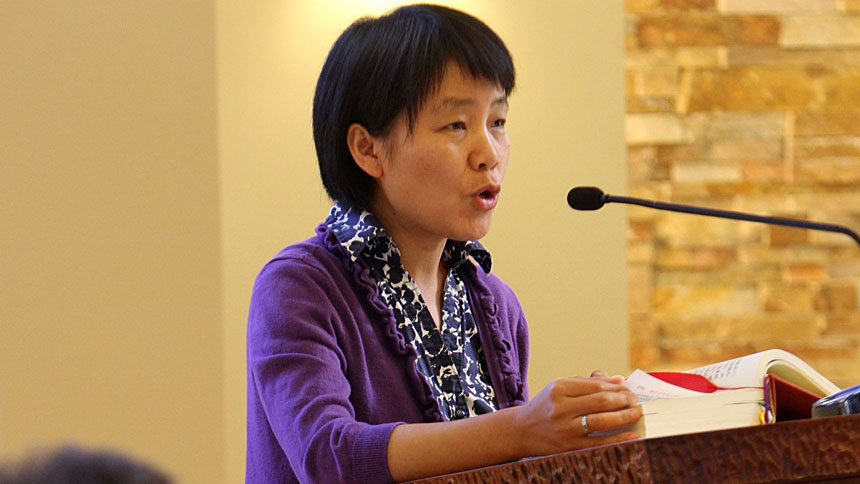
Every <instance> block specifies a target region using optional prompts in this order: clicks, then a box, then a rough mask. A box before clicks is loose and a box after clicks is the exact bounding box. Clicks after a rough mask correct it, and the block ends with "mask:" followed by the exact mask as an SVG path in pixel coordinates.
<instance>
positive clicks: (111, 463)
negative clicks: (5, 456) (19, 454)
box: [0, 445, 172, 484]
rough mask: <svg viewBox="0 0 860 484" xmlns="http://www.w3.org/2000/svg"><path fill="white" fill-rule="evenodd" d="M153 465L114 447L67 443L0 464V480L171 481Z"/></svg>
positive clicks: (0, 483) (57, 483) (24, 483)
mask: <svg viewBox="0 0 860 484" xmlns="http://www.w3.org/2000/svg"><path fill="white" fill-rule="evenodd" d="M171 483H172V480H171V479H170V478H169V477H168V476H167V475H166V474H164V473H162V472H161V471H159V470H157V469H155V468H154V467H152V466H150V465H148V464H145V463H143V462H140V461H137V460H135V459H133V458H131V457H129V456H126V455H123V454H121V453H119V452H117V451H109V450H90V449H84V448H82V447H78V446H73V445H67V446H63V447H60V448H58V449H54V450H50V451H40V452H34V453H31V454H29V455H28V456H27V457H25V458H24V459H23V460H21V461H20V462H17V463H12V464H11V465H6V466H3V467H2V468H0V484H171Z"/></svg>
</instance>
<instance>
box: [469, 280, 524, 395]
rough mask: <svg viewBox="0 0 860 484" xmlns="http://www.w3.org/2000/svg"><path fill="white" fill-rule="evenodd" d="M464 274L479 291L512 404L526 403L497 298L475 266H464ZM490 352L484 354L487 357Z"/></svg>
mask: <svg viewBox="0 0 860 484" xmlns="http://www.w3.org/2000/svg"><path fill="white" fill-rule="evenodd" d="M461 267H462V269H463V270H462V272H461V273H462V274H464V275H465V276H466V277H469V278H470V279H471V280H472V282H473V283H474V284H473V287H474V288H475V289H476V290H477V294H476V295H477V299H478V303H479V304H480V305H481V309H483V312H484V315H485V316H486V322H487V328H488V329H489V334H490V337H491V340H492V343H493V347H494V349H495V352H494V353H495V355H496V360H497V362H498V364H499V369H500V370H501V372H502V381H503V382H504V385H505V390H506V391H507V392H508V395H509V396H510V402H511V403H513V402H515V401H519V402H522V403H525V397H524V395H523V392H524V390H525V385H523V379H522V375H521V374H520V372H519V370H518V369H517V368H515V367H514V366H513V365H512V364H511V357H510V356H509V355H510V352H511V348H513V344H512V343H511V342H510V341H508V340H507V338H505V336H504V333H502V330H501V325H502V324H501V321H500V320H499V305H498V304H496V300H495V297H493V293H492V291H491V290H490V288H489V286H488V285H487V284H486V282H485V279H484V278H485V277H486V276H484V277H481V276H479V275H478V270H477V267H476V266H475V264H463V265H462V266H461ZM487 353H488V352H486V351H485V352H484V354H485V355H487Z"/></svg>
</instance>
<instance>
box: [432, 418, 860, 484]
mask: <svg viewBox="0 0 860 484" xmlns="http://www.w3.org/2000/svg"><path fill="white" fill-rule="evenodd" d="M811 481H816V482H818V483H819V484H823V483H824V482H833V483H836V482H839V483H845V484H847V483H857V482H860V415H852V416H849V417H834V418H827V419H817V420H800V421H794V422H785V423H779V424H776V425H768V426H763V427H748V428H743V429H735V430H724V431H719V432H706V433H699V434H690V435H679V436H674V437H665V438H660V439H650V440H642V441H637V442H628V443H624V444H619V445H613V446H604V447H594V448H591V449H583V450H579V451H574V452H567V453H564V454H558V455H554V456H547V457H540V458H534V459H526V460H522V461H517V462H512V463H509V464H504V465H499V466H494V467H486V468H483V469H476V470H473V471H468V472H462V473H459V474H452V475H448V476H441V477H434V478H431V479H424V480H421V481H415V482H416V483H420V484H461V483H462V484H515V483H516V484H520V483H522V484H598V483H599V484H669V483H678V484H687V483H701V484H754V483H774V484H775V483H786V482H811Z"/></svg>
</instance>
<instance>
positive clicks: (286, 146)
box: [216, 0, 628, 482]
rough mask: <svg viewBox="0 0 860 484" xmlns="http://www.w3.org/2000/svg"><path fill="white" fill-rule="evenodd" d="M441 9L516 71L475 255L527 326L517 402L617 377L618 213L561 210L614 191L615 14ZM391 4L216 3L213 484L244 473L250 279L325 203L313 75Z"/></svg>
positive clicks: (622, 354) (523, 7) (620, 355)
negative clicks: (222, 435)
mask: <svg viewBox="0 0 860 484" xmlns="http://www.w3.org/2000/svg"><path fill="white" fill-rule="evenodd" d="M448 3H449V4H451V5H454V6H457V7H459V8H461V9H464V10H466V11H469V12H471V13H473V14H476V15H477V16H479V17H481V18H483V19H484V20H485V21H486V22H487V23H488V24H489V25H490V26H491V27H493V28H494V29H495V30H497V31H498V32H499V33H500V35H501V36H502V37H503V38H504V39H505V41H506V43H507V44H508V47H509V48H510V49H511V51H512V53H513V55H514V60H515V63H516V66H517V68H518V76H519V77H518V89H517V91H516V93H515V94H514V96H513V98H512V100H511V110H510V115H509V124H508V126H509V130H510V134H511V139H512V144H513V150H512V156H511V165H510V168H509V171H508V176H507V178H506V182H505V185H504V190H503V196H502V200H501V203H500V205H499V208H498V209H497V211H496V216H495V221H494V227H493V230H492V232H491V234H490V236H488V237H487V239H486V240H485V242H486V244H487V245H488V247H489V248H490V250H491V251H492V252H493V255H494V261H495V271H496V272H497V273H498V274H500V275H501V276H502V277H503V278H504V279H506V280H507V281H508V282H509V283H510V284H511V285H512V286H513V287H514V289H515V290H516V291H517V292H518V294H519V296H520V299H521V302H522V303H523V305H524V307H525V309H526V312H527V315H528V316H529V320H530V324H531V336H532V362H531V375H530V378H529V380H530V384H531V386H532V392H533V393H536V392H537V391H538V390H539V389H540V388H541V387H542V386H543V385H544V384H545V383H546V382H547V381H549V380H550V379H552V378H554V377H557V376H563V375H568V374H585V373H588V372H590V371H591V370H592V369H593V368H595V367H598V366H602V367H604V368H607V369H608V370H611V371H615V372H626V371H627V354H628V352H627V346H628V345H627V299H626V288H627V283H626V268H625V260H626V259H625V246H624V235H625V230H626V221H625V217H624V215H625V214H624V211H623V210H622V209H620V208H617V207H611V208H607V209H605V210H604V211H602V212H600V213H598V214H583V213H576V212H573V211H572V210H570V209H569V208H568V207H567V204H566V202H565V196H566V194H567V191H568V189H569V188H571V187H572V186H574V185H580V184H594V185H598V186H602V187H603V188H604V189H606V190H607V191H610V192H616V193H620V192H623V191H624V187H625V176H626V169H625V167H626V164H625V153H624V138H623V135H624V133H623V116H624V91H623V44H622V41H623V31H622V29H623V13H622V2H621V1H620V0H613V1H610V2H607V1H604V0H576V1H568V0H557V1H546V2H533V1H528V0H517V1H506V2H498V1H493V0H483V1H482V0H469V1H466V0H464V1H459V2H448ZM393 4H394V2H385V1H377V2H345V1H334V0H295V1H291V2H284V1H276V0H269V1H265V0H264V1H258V2H254V3H252V4H249V3H247V2H239V1H235V0H218V1H217V2H216V5H217V16H216V17H217V39H218V59H217V60H218V62H217V64H218V83H219V84H218V102H219V138H218V141H219V150H220V153H219V155H220V169H221V178H220V182H221V194H222V212H221V216H222V243H223V251H222V254H223V258H224V265H223V267H224V300H223V303H224V305H223V308H224V309H223V311H224V315H225V324H224V350H225V353H224V358H225V365H226V366H225V368H226V373H225V392H226V393H225V395H226V397H225V406H226V416H227V417H226V427H225V431H226V449H227V464H228V471H227V478H228V482H239V481H240V480H241V478H242V475H243V474H242V473H243V470H244V469H243V466H244V464H243V462H244V431H245V430H244V415H245V353H244V341H245V317H246V314H247V305H248V299H249V295H250V290H251V285H252V283H253V278H254V276H255V275H256V273H257V271H258V270H259V269H260V267H261V266H262V265H263V264H264V263H265V262H266V260H267V259H268V258H269V257H270V256H272V255H274V253H275V252H276V251H277V250H279V249H280V248H281V247H283V246H284V245H287V244H289V243H292V242H295V241H298V240H301V239H304V238H306V237H309V236H311V235H312V233H313V232H312V230H313V227H314V226H315V225H316V224H317V223H318V222H319V221H321V220H322V218H323V217H324V216H325V214H326V213H327V211H328V208H329V205H330V202H329V201H328V199H327V198H326V197H325V195H324V192H323V191H322V188H321V185H320V182H319V175H318V172H317V165H316V159H315V155H314V151H313V141H312V137H311V128H310V123H311V100H312V96H313V89H314V85H315V82H316V77H317V75H318V73H319V69H320V67H321V66H322V63H323V60H324V58H325V55H326V53H327V51H328V48H329V47H330V45H331V43H332V42H333V41H334V40H335V38H336V37H337V35H338V34H339V33H340V31H341V30H342V29H343V28H345V27H346V25H348V24H349V23H350V22H351V21H352V20H354V19H355V18H357V17H358V16H360V15H363V14H376V13H379V12H381V11H385V10H387V9H388V8H389V7H391V6H392V5H393Z"/></svg>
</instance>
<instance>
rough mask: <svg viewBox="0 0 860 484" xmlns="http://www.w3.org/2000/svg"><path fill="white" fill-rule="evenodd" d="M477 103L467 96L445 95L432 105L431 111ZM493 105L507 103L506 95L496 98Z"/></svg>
mask: <svg viewBox="0 0 860 484" xmlns="http://www.w3.org/2000/svg"><path fill="white" fill-rule="evenodd" d="M475 104H478V102H477V101H476V100H475V99H473V98H468V97H446V98H445V99H442V100H441V101H439V102H438V103H436V105H435V106H433V111H437V112H438V111H444V110H446V109H458V108H463V107H470V106H474V105H475ZM492 105H493V106H498V105H504V106H507V105H508V96H505V95H502V96H499V97H498V98H496V99H495V100H494V101H493V103H492Z"/></svg>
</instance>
